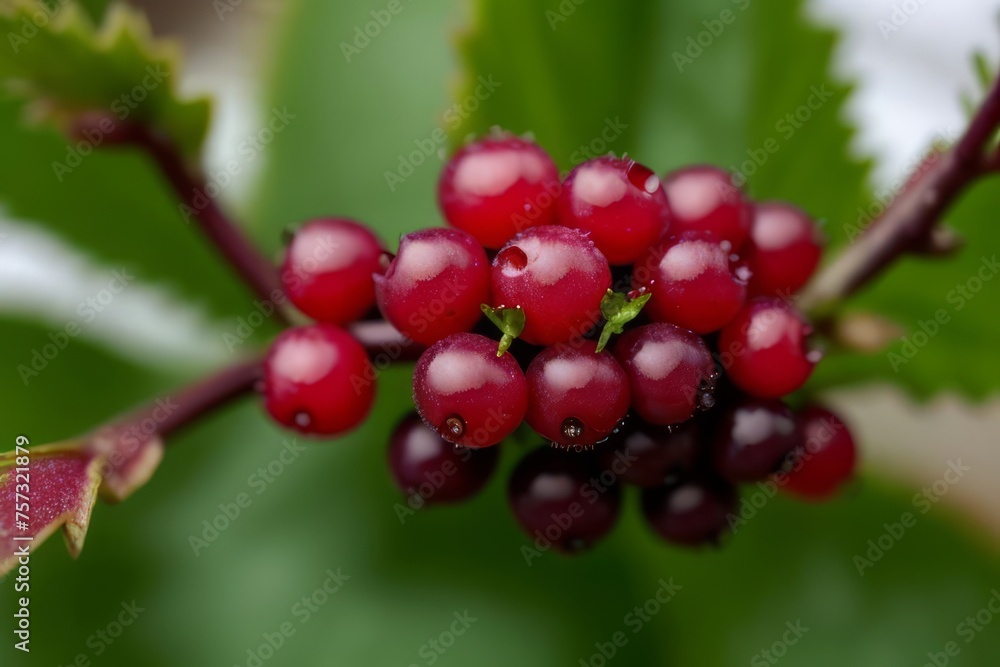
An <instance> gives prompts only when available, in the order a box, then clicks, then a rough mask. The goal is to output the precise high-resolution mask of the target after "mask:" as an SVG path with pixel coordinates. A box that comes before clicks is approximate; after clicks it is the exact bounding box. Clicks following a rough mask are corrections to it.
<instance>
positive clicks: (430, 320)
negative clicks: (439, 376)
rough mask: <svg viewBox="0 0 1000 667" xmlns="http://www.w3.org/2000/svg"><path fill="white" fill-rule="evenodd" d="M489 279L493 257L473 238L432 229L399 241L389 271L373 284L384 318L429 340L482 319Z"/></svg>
mask: <svg viewBox="0 0 1000 667" xmlns="http://www.w3.org/2000/svg"><path fill="white" fill-rule="evenodd" d="M489 281H490V268H489V260H488V259H487V258H486V253H485V252H484V251H483V248H482V246H480V245H479V243H478V242H476V240H475V239H474V238H472V237H471V236H469V235H468V234H466V233H465V232H463V231H460V230H457V229H444V228H434V229H424V230H421V231H418V232H413V233H412V234H407V235H406V236H404V237H403V238H402V239H401V240H400V242H399V253H398V254H397V255H396V257H395V258H394V259H392V261H391V262H390V263H389V264H388V266H387V267H385V273H384V274H382V275H380V274H376V275H375V289H376V295H377V296H378V306H379V309H380V310H381V311H382V314H383V315H384V316H385V319H386V320H388V321H389V323H390V324H392V325H393V326H394V327H396V328H397V329H398V330H399V331H401V332H402V333H403V334H405V335H406V336H408V337H410V338H412V339H413V340H415V341H416V342H418V343H422V344H424V345H431V344H433V343H436V342H437V341H439V340H441V339H442V338H444V337H445V336H449V335H451V334H453V333H461V332H464V331H468V330H469V329H471V328H472V327H473V326H474V325H475V324H476V322H478V321H479V318H480V316H481V315H482V311H481V310H480V306H481V305H482V304H483V303H486V301H487V300H488V299H489V289H490V288H489V284H490V282H489Z"/></svg>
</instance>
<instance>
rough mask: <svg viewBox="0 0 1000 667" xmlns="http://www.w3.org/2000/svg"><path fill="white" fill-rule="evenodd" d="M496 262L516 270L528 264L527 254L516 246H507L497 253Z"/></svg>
mask: <svg viewBox="0 0 1000 667" xmlns="http://www.w3.org/2000/svg"><path fill="white" fill-rule="evenodd" d="M497 262H499V263H500V264H502V265H504V267H505V268H506V267H510V268H512V269H514V270H516V271H521V270H523V269H524V267H526V266H527V265H528V256H527V255H525V254H524V251H523V250H521V249H520V248H518V247H517V246H508V247H506V248H504V249H503V250H501V251H500V254H499V255H497Z"/></svg>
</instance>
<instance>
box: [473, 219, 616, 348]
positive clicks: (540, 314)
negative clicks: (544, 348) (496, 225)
mask: <svg viewBox="0 0 1000 667" xmlns="http://www.w3.org/2000/svg"><path fill="white" fill-rule="evenodd" d="M610 285H611V269H610V267H609V266H608V261H607V260H606V259H605V258H604V255H602V254H601V253H600V251H599V250H598V249H597V248H596V247H594V244H593V242H592V241H591V240H590V239H588V238H587V236H586V234H584V233H583V232H581V231H578V230H576V229H567V228H566V227H558V226H548V227H532V228H531V229H529V230H527V231H525V232H521V233H520V234H518V235H517V236H515V237H514V238H513V239H511V241H510V243H508V244H507V245H506V246H504V248H503V250H501V251H500V252H499V253H498V254H497V256H496V257H495V258H494V259H493V273H492V286H493V289H492V299H493V305H494V306H506V307H508V308H511V307H515V306H520V307H521V309H522V310H524V315H525V320H526V321H525V325H524V331H523V332H522V333H521V338H522V339H524V340H525V341H527V342H529V343H532V344H533V345H554V344H556V343H561V342H564V341H568V340H570V339H573V338H579V337H582V336H583V335H584V334H586V333H587V332H588V331H589V330H590V329H591V328H592V327H593V326H594V325H595V324H596V323H597V321H598V320H599V319H600V317H601V299H602V298H604V294H605V293H606V292H607V290H608V287H610Z"/></svg>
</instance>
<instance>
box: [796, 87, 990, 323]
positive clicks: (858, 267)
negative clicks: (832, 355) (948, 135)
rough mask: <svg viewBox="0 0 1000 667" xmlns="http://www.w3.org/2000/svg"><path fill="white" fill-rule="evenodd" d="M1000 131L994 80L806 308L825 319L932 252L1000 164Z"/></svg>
mask: <svg viewBox="0 0 1000 667" xmlns="http://www.w3.org/2000/svg"><path fill="white" fill-rule="evenodd" d="M998 127H1000V79H997V80H994V82H993V85H992V87H991V88H990V91H989V92H988V93H987V96H986V99H985V100H984V101H983V103H982V105H981V106H980V107H979V110H978V111H977V112H976V114H975V116H973V119H972V121H971V122H970V124H969V127H968V128H967V129H966V131H965V133H964V134H963V135H962V137H961V138H960V139H959V140H958V142H957V143H956V144H955V145H954V146H953V147H952V148H950V149H949V150H947V151H944V152H943V153H941V154H940V156H938V157H937V159H936V160H934V162H933V163H932V164H931V166H930V167H929V168H928V169H927V171H926V172H925V173H922V174H920V173H915V174H913V175H912V176H911V177H910V181H909V182H908V185H907V187H906V188H904V191H903V192H902V193H900V194H899V196H898V197H896V199H894V200H893V201H892V203H891V204H890V205H889V206H888V207H887V208H886V210H885V212H884V213H883V214H882V215H881V216H880V217H879V218H878V219H877V220H875V222H873V223H872V224H871V226H870V227H869V228H868V229H867V230H866V231H865V233H864V234H862V235H861V236H860V237H859V238H858V239H857V241H855V243H854V244H853V245H851V246H849V247H847V248H846V249H844V250H843V251H842V252H841V253H840V255H838V256H837V257H836V258H835V259H834V261H833V262H831V263H830V264H829V265H828V266H827V267H826V268H825V269H824V270H822V271H821V272H820V273H819V274H818V275H817V276H816V278H815V279H814V280H813V281H812V282H811V283H810V284H809V285H808V286H807V288H806V289H805V290H804V291H803V292H802V294H801V296H800V304H801V306H802V307H803V308H807V309H809V310H812V311H814V312H819V313H820V314H822V313H825V312H828V311H829V310H831V309H832V307H834V306H836V305H837V304H838V303H839V302H840V301H842V300H843V299H844V298H846V297H848V296H850V295H851V294H854V293H855V292H857V291H858V290H860V289H861V288H862V287H865V286H866V285H867V284H868V283H870V282H871V281H873V280H874V279H875V278H877V277H878V276H879V275H880V274H881V273H882V272H883V271H885V270H886V269H887V268H888V267H889V266H891V265H892V264H893V262H895V261H896V260H897V259H899V258H900V256H902V255H904V254H907V253H920V252H921V250H922V249H924V248H926V247H927V244H928V239H930V237H931V236H932V235H933V233H934V230H935V228H936V226H937V225H938V223H939V222H940V221H941V219H942V217H943V216H944V214H945V212H946V211H947V210H948V209H949V208H950V207H951V205H952V204H954V203H955V201H956V200H957V199H958V198H959V196H960V195H962V194H963V193H964V192H965V191H966V190H967V189H968V188H969V187H970V186H971V185H972V184H973V183H975V182H976V181H977V180H978V179H979V178H980V177H982V176H984V175H987V174H989V173H990V172H991V171H993V170H994V169H993V165H994V164H996V163H998V160H997V158H996V157H995V156H988V154H987V151H988V149H989V148H990V146H991V143H992V138H993V136H994V135H995V133H996V131H997V128H998Z"/></svg>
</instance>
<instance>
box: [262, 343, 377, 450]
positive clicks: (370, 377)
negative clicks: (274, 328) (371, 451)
mask: <svg viewBox="0 0 1000 667" xmlns="http://www.w3.org/2000/svg"><path fill="white" fill-rule="evenodd" d="M263 389H264V407H265V408H266V409H267V411H268V413H269V414H270V415H271V417H273V418H274V420H275V421H277V422H278V423H279V424H283V425H284V426H287V427H288V428H291V429H294V430H296V431H299V432H301V433H306V434H310V435H324V436H329V435H337V434H340V433H345V432H347V431H350V430H351V429H353V428H355V427H356V426H358V425H359V424H361V422H363V421H364V420H365V417H367V416H368V413H369V411H370V410H371V406H372V402H373V401H374V398H375V371H374V368H373V367H372V365H371V362H369V360H368V355H367V353H366V352H365V349H364V348H363V347H362V346H361V344H360V343H359V342H358V341H356V340H355V339H354V338H353V337H352V336H351V335H350V334H349V333H347V332H346V331H344V330H343V329H341V328H340V327H337V326H334V325H332V324H314V325H310V326H305V327H298V328H295V329H288V330H286V331H284V332H283V333H282V334H281V335H279V336H278V337H277V338H276V339H275V341H274V343H272V345H271V349H270V351H269V352H268V355H267V358H266V359H265V360H264V368H263Z"/></svg>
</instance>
